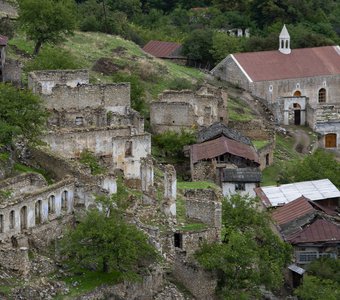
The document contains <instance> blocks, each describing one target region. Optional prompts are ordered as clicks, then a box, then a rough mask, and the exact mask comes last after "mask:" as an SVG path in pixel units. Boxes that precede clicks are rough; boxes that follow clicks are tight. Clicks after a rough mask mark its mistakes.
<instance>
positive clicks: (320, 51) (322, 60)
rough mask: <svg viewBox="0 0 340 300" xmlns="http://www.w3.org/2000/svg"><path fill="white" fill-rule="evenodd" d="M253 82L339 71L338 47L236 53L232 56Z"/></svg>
mask: <svg viewBox="0 0 340 300" xmlns="http://www.w3.org/2000/svg"><path fill="white" fill-rule="evenodd" d="M233 56H234V57H235V59H236V60H237V62H238V63H239V64H240V65H241V66H242V68H243V69H244V70H245V72H246V73H247V74H248V76H249V77H250V78H251V79H252V81H265V80H279V79H287V78H299V77H314V76H322V75H335V74H340V48H339V46H325V47H315V48H302V49H292V52H291V53H290V54H282V53H281V52H280V51H279V50H274V51H261V52H247V53H237V54H234V55H233Z"/></svg>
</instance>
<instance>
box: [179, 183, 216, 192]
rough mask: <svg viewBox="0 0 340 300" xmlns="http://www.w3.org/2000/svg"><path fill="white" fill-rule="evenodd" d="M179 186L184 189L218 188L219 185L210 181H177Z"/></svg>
mask: <svg viewBox="0 0 340 300" xmlns="http://www.w3.org/2000/svg"><path fill="white" fill-rule="evenodd" d="M177 188H178V189H181V190H184V189H216V188H218V186H217V185H216V184H215V183H213V182H209V181H177Z"/></svg>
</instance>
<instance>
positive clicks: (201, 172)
mask: <svg viewBox="0 0 340 300" xmlns="http://www.w3.org/2000/svg"><path fill="white" fill-rule="evenodd" d="M191 179H192V180H193V181H206V180H211V181H212V182H215V181H216V179H217V175H216V161H215V160H210V161H208V160H204V161H203V160H202V161H198V162H197V163H195V164H194V165H193V166H192V171H191Z"/></svg>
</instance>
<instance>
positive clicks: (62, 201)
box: [61, 191, 68, 211]
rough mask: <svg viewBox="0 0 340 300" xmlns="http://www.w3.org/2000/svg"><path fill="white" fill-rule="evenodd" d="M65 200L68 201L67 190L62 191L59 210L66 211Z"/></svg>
mask: <svg viewBox="0 0 340 300" xmlns="http://www.w3.org/2000/svg"><path fill="white" fill-rule="evenodd" d="M67 202H68V192H67V191H63V193H62V194H61V210H63V211H67Z"/></svg>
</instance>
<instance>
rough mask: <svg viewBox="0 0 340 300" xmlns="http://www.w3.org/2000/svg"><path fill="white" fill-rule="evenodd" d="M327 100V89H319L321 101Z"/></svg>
mask: <svg viewBox="0 0 340 300" xmlns="http://www.w3.org/2000/svg"><path fill="white" fill-rule="evenodd" d="M324 102H326V89H324V88H322V89H320V90H319V103H324Z"/></svg>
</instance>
